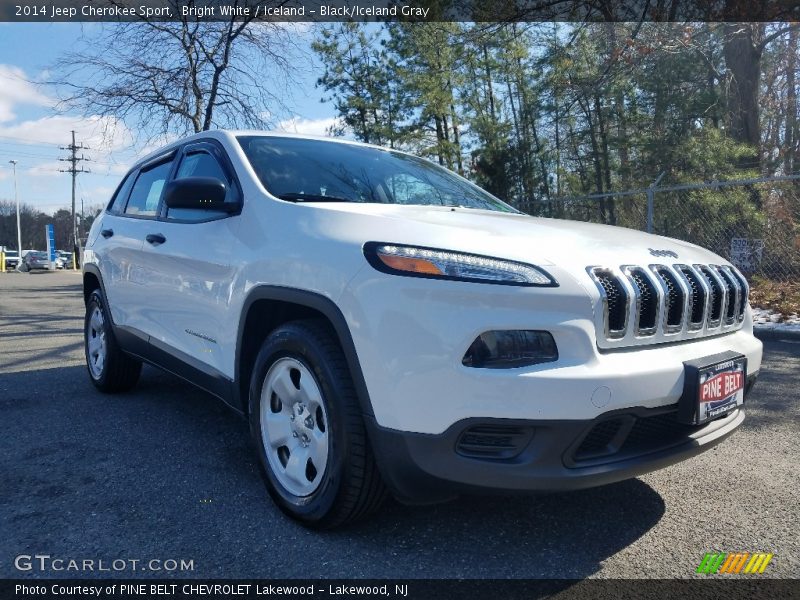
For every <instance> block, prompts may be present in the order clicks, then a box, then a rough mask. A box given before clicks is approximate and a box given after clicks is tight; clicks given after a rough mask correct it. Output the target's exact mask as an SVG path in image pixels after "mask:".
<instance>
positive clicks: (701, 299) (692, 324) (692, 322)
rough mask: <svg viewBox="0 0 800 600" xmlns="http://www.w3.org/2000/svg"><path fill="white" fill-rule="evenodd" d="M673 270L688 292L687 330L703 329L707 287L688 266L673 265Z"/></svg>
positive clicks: (699, 276)
mask: <svg viewBox="0 0 800 600" xmlns="http://www.w3.org/2000/svg"><path fill="white" fill-rule="evenodd" d="M675 270H676V271H677V272H678V273H680V274H681V275H683V279H684V281H685V282H686V285H687V286H688V291H689V296H688V300H689V310H688V315H689V324H688V326H689V329H690V330H692V331H694V330H697V329H701V328H702V327H703V322H704V321H705V318H706V307H707V305H708V287H707V285H706V283H705V281H704V280H701V277H702V276H701V275H698V274H697V273H695V271H694V269H692V268H691V267H690V266H688V265H675Z"/></svg>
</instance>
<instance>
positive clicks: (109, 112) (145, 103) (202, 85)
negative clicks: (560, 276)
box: [49, 0, 307, 139]
mask: <svg viewBox="0 0 800 600" xmlns="http://www.w3.org/2000/svg"><path fill="white" fill-rule="evenodd" d="M110 1H111V2H114V1H115V0H110ZM249 2H250V0H242V1H239V2H236V3H235V4H236V5H238V6H242V7H244V6H250V8H251V14H250V16H249V17H244V18H242V17H238V19H236V18H233V17H230V18H229V19H228V20H226V21H207V20H199V19H197V18H196V17H192V16H182V17H179V18H178V20H177V21H176V22H157V21H144V22H133V23H114V24H106V25H104V26H103V27H102V29H101V31H100V32H99V34H97V35H94V36H92V37H89V38H86V39H84V40H83V44H82V46H83V47H82V48H81V49H79V50H76V51H74V52H71V53H68V54H66V55H65V56H63V57H62V58H60V59H59V60H58V61H57V62H56V63H55V64H54V65H53V66H52V68H51V70H50V72H51V73H54V74H57V77H56V78H55V79H53V80H52V81H50V82H49V83H50V84H52V85H54V86H56V87H57V89H58V90H59V93H60V94H61V99H62V106H63V107H64V108H72V109H74V108H77V109H79V110H81V111H83V112H84V113H85V114H87V115H89V114H91V115H100V116H107V117H113V118H116V119H121V120H123V121H125V122H126V123H127V124H128V125H129V126H135V127H136V128H137V133H139V134H141V135H142V136H143V137H144V138H146V139H152V138H155V137H157V136H159V135H162V134H179V135H182V134H186V133H193V132H195V133H196V132H199V131H205V130H208V129H210V128H212V127H254V128H263V127H264V125H265V124H267V125H269V124H272V123H273V122H274V120H275V119H277V118H278V117H279V116H280V115H281V114H285V113H286V112H287V110H286V99H287V96H289V95H290V93H291V87H292V84H293V82H294V76H295V74H296V73H297V71H298V68H302V66H300V67H298V65H303V64H305V63H307V61H305V60H302V50H301V49H300V47H299V46H298V45H297V43H296V40H297V38H298V35H297V31H296V26H294V25H292V24H288V23H270V22H262V21H254V19H253V14H254V13H255V10H254V5H252V6H251V5H249ZM170 6H171V7H172V10H173V14H175V15H182V12H183V11H182V10H181V7H182V6H194V1H193V0H170Z"/></svg>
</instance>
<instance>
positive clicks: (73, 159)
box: [59, 130, 91, 270]
mask: <svg viewBox="0 0 800 600" xmlns="http://www.w3.org/2000/svg"><path fill="white" fill-rule="evenodd" d="M61 149H62V150H69V151H70V156H69V157H68V158H60V159H59V160H60V161H62V162H68V163H70V167H69V169H60V171H61V172H62V173H70V174H71V175H72V240H71V241H72V265H73V267H74V268H75V269H76V270H77V268H78V260H77V259H78V256H79V254H78V252H79V248H78V239H79V237H78V222H77V219H76V215H75V183H76V182H77V179H78V173H91V171H89V170H88V169H84V168H83V167H81V168H78V163H79V162H81V161H87V162H88V161H89V159H88V158H86V157H85V156H84V155H83V153H82V152H81V155H80V156H78V150H89V147H88V146H84V145H83V144H81V145H78V144H76V143H75V131H74V130H73V131H72V143H71V144H70V145H69V146H61Z"/></svg>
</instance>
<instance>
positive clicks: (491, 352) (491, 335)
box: [461, 330, 558, 369]
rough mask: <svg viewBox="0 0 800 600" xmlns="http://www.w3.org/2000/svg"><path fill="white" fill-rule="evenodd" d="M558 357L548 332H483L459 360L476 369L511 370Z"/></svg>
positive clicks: (554, 344)
mask: <svg viewBox="0 0 800 600" xmlns="http://www.w3.org/2000/svg"><path fill="white" fill-rule="evenodd" d="M555 360H558V349H557V348H556V342H555V340H554V339H553V336H552V335H551V334H550V332H549V331H534V330H508V331H487V332H485V333H482V334H480V335H479V336H478V337H477V338H475V341H473V342H472V344H471V345H470V347H469V349H468V350H467V352H466V354H464V358H462V359H461V363H462V364H463V365H464V366H466V367H473V368H479V369H512V368H517V367H529V366H531V365H538V364H541V363H548V362H553V361H555Z"/></svg>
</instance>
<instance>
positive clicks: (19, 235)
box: [8, 160, 22, 265]
mask: <svg viewBox="0 0 800 600" xmlns="http://www.w3.org/2000/svg"><path fill="white" fill-rule="evenodd" d="M8 162H9V163H11V164H12V165H13V166H14V202H16V203H17V246H18V248H17V250H18V251H19V263H18V264H20V265H21V264H22V227H21V226H20V224H19V195H18V194H17V161H16V160H10V161H8Z"/></svg>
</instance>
